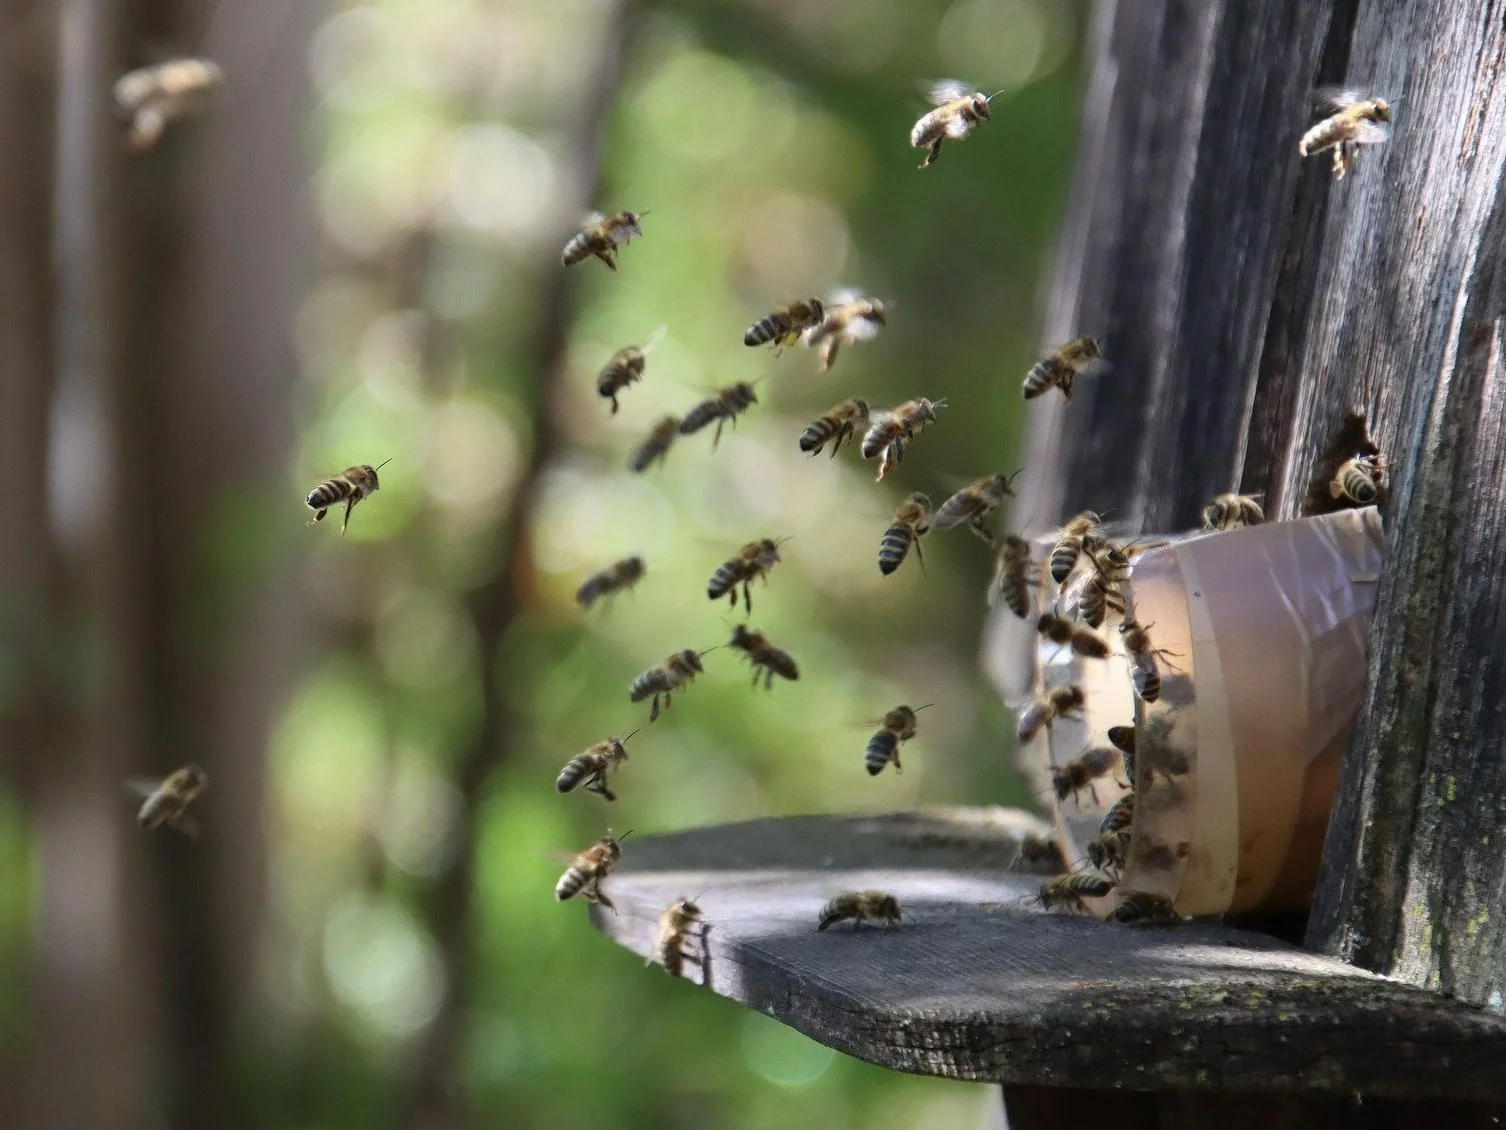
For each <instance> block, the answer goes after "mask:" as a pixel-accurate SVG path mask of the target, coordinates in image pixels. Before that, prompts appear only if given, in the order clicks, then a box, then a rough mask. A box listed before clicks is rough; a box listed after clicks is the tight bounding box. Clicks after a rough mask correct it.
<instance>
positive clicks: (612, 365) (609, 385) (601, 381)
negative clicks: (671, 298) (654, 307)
mask: <svg viewBox="0 0 1506 1130" xmlns="http://www.w3.org/2000/svg"><path fill="white" fill-rule="evenodd" d="M666 329H667V327H665V326H660V327H659V328H658V329H656V330H655V331H654V332H653V333H651V334H649V335H648V340H647V341H645V342H644V343H643V344H642V345H628V346H624V347H623V348H622V349H619V350H618V351H617V352H616V353H614V354H612V359H611V360H610V361H608V362H607V363H606V367H605V368H603V369H602V370H601V374H600V375H599V376H598V377H597V378H596V392H597V395H599V396H601V397H603V398H604V399H606V400H610V401H611V402H612V415H614V416H615V415H617V394H618V393H619V392H621V391H622V390H623V389H625V388H627V386H628V385H630V384H633V383H635V382H637V381H640V380H642V379H643V366H644V364H645V359H646V358H647V356H648V355H649V354H650V353H652V352H653V351H654V347H655V346H656V345H658V344H659V342H661V341H663V340H664V333H665V330H666Z"/></svg>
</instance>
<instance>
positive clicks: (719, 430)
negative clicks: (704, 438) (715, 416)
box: [711, 417, 727, 451]
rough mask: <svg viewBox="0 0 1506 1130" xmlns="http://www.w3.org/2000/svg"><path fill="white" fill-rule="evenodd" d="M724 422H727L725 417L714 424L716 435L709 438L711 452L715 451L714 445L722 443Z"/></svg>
mask: <svg viewBox="0 0 1506 1130" xmlns="http://www.w3.org/2000/svg"><path fill="white" fill-rule="evenodd" d="M726 422H727V420H726V418H725V417H723V418H722V419H720V420H718V421H717V422H716V434H715V435H713V436H712V437H711V450H712V451H715V450H716V445H717V444H719V443H721V442H722V425H723V424H725V423H726Z"/></svg>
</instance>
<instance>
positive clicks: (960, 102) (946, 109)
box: [910, 79, 1002, 169]
mask: <svg viewBox="0 0 1506 1130" xmlns="http://www.w3.org/2000/svg"><path fill="white" fill-rule="evenodd" d="M999 93H1002V91H1001V92H999ZM997 97H998V94H984V93H983V92H982V91H981V90H974V89H973V88H972V87H970V86H968V85H967V83H965V82H959V81H957V80H956V79H942V80H941V81H940V82H934V83H931V84H930V87H929V88H928V89H927V91H926V100H927V101H928V102H930V104H931V105H932V106H934V107H935V109H934V110H931V111H929V112H928V113H926V115H925V116H924V117H922V118H921V119H920V120H919V121H918V122H916V123H915V125H914V126H912V127H911V128H910V146H911V148H914V149H924V150H925V151H926V156H925V160H923V161H921V163H920V167H921V168H922V169H929V168H930V167H931V166H932V165H934V164H935V163H936V158H937V157H939V156H941V146H942V143H943V142H945V141H946V140H947V139H948V138H950V139H951V140H953V141H960V140H962V139H963V138H964V137H966V136H967V135H968V134H969V133H971V132H972V130H973V127H974V126H975V125H977V124H978V123H979V122H981V121H986V120H987V119H988V104H989V102H990V101H991V100H993V99H994V98H997Z"/></svg>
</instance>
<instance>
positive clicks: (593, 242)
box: [560, 212, 648, 271]
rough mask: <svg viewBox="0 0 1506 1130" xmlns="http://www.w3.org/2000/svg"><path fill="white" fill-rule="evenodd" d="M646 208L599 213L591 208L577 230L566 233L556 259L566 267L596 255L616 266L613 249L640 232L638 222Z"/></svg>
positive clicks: (615, 252)
mask: <svg viewBox="0 0 1506 1130" xmlns="http://www.w3.org/2000/svg"><path fill="white" fill-rule="evenodd" d="M646 215H648V213H647V212H613V213H612V214H611V215H610V216H603V215H602V214H601V213H600V212H592V213H590V214H589V215H587V216H586V219H585V223H584V225H583V226H582V227H581V229H580V231H578V232H576V233H575V234H574V235H572V236H571V237H570V242H568V243H566V244H565V250H564V252H563V253H562V254H561V255H560V262H561V263H563V264H564V265H565V266H567V267H573V266H575V264H577V263H579V262H581V261H583V260H585V259H589V258H590V257H591V256H592V255H594V256H596V257H597V258H598V259H600V260H601V261H602V262H603V263H605V264H606V265H607V266H608V267H610V268H611V269H612V270H614V271H615V270H616V269H617V249H618V248H619V247H621V246H622V245H623V244H625V243H627V241H628V240H630V239H632V238H633V236H635V235H642V234H643V229H642V228H641V227H640V226H639V224H638V222H639V220H641V219H642V218H643V217H644V216H646Z"/></svg>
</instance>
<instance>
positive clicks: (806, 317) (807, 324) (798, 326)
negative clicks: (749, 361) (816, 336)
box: [743, 298, 826, 349]
mask: <svg viewBox="0 0 1506 1130" xmlns="http://www.w3.org/2000/svg"><path fill="white" fill-rule="evenodd" d="M825 317H826V304H825V303H824V302H822V301H821V300H820V299H819V298H803V299H801V300H800V301H799V302H792V303H790V304H789V305H788V306H781V307H780V308H779V309H778V310H775V311H774V312H773V313H772V314H766V315H764V317H762V318H760V319H758V321H756V322H754V323H753V324H752V325H751V326H749V327H748V330H747V332H746V333H744V334H743V344H744V345H747V346H759V345H767V344H768V343H769V342H773V343H774V348H775V349H783V348H784V347H785V346H786V345H794V344H795V343H796V342H797V341H799V340H800V337H801V335H802V334H804V333H805V332H806V331H807V330H812V329H815V328H816V327H818V326H819V325H821V322H822V320H823V319H824V318H825Z"/></svg>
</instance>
